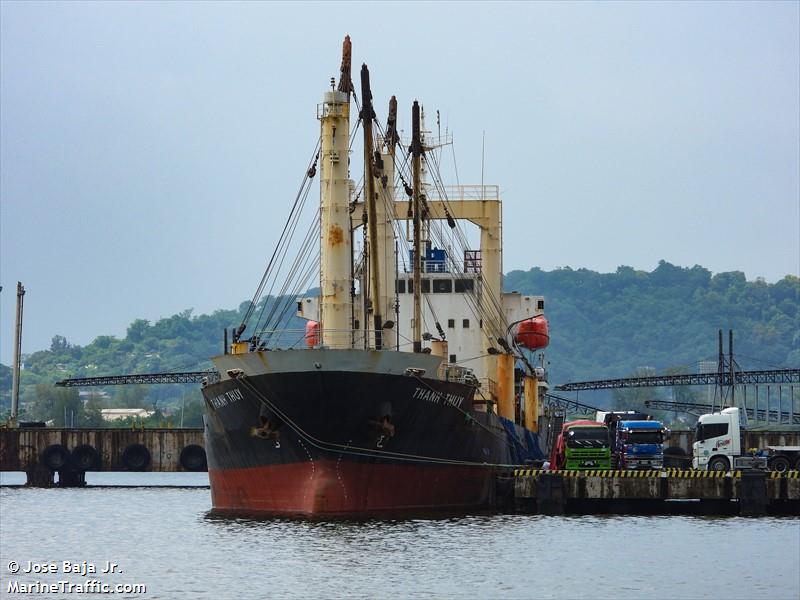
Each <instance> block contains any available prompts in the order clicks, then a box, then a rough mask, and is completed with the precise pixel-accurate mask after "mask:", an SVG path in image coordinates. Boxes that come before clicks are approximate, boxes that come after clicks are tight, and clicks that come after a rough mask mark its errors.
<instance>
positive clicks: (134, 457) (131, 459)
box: [122, 444, 150, 471]
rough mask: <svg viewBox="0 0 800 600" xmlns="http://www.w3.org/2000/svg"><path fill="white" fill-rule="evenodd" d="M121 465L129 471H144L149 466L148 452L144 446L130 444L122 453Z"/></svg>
mask: <svg viewBox="0 0 800 600" xmlns="http://www.w3.org/2000/svg"><path fill="white" fill-rule="evenodd" d="M122 464H123V466H124V467H125V468H126V469H128V470H129V471H144V470H145V469H147V467H149V466H150V451H149V450H148V449H147V446H145V445H144V444H131V445H129V446H128V447H127V448H125V451H124V452H123V453H122Z"/></svg>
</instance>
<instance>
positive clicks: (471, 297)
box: [203, 37, 549, 518]
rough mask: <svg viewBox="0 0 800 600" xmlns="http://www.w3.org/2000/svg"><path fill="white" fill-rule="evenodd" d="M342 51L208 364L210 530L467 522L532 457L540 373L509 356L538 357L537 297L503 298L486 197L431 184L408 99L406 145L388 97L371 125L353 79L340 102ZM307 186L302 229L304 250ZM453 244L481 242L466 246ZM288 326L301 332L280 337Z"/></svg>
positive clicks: (541, 324)
mask: <svg viewBox="0 0 800 600" xmlns="http://www.w3.org/2000/svg"><path fill="white" fill-rule="evenodd" d="M351 52H352V47H351V43H350V39H349V37H347V38H345V41H344V44H343V52H342V62H341V67H340V76H339V81H338V85H337V82H336V80H335V79H334V78H332V79H331V82H330V88H329V89H328V90H326V91H324V96H323V101H322V103H320V104H319V105H318V106H317V118H318V120H319V123H320V136H319V139H318V140H314V141H316V143H317V145H316V147H315V149H314V152H313V153H312V159H311V161H310V162H309V164H308V166H307V167H306V170H305V177H304V179H303V184H302V186H301V190H300V192H299V193H298V195H297V198H296V200H295V202H294V205H292V206H291V210H290V215H289V219H288V220H287V222H286V226H285V227H284V230H283V234H282V235H281V237H280V239H279V242H278V244H277V247H276V249H275V251H274V253H273V254H272V257H271V259H270V261H269V264H268V267H267V271H266V272H265V274H264V277H263V278H262V280H261V282H260V284H259V286H258V290H257V291H256V294H255V295H254V297H253V300H252V302H251V303H250V305H249V308H248V310H247V311H246V314H245V317H244V319H243V321H242V323H241V324H240V325H239V326H238V327H237V328H235V329H233V330H232V331H231V332H230V334H231V336H230V340H229V338H228V332H226V333H225V351H224V353H223V354H221V355H219V356H216V357H214V358H213V359H212V360H213V362H214V364H215V366H216V368H217V370H218V372H219V374H220V377H219V379H218V380H214V381H206V382H204V385H203V396H204V399H205V405H206V413H205V416H204V422H205V447H206V451H207V456H208V471H209V479H210V484H211V496H212V504H213V508H214V510H215V511H217V512H223V513H247V514H259V515H275V516H297V517H321V518H326V517H353V516H363V515H399V514H409V513H414V512H420V511H422V512H426V513H427V512H433V511H448V512H453V511H459V512H460V511H471V510H479V509H484V508H488V507H490V506H491V505H492V503H493V502H494V499H495V498H494V497H495V493H496V491H495V480H496V477H495V475H496V472H497V470H498V469H505V468H508V467H510V466H513V465H519V464H525V463H530V461H532V460H536V459H541V458H543V456H542V453H541V450H540V447H539V440H538V437H537V422H538V415H539V413H540V397H541V392H542V390H543V388H546V386H547V383H546V374H545V372H544V370H543V368H542V367H535V366H533V365H532V364H531V362H535V361H533V359H532V358H531V355H530V354H526V353H524V352H522V351H521V348H527V349H528V350H538V349H541V348H544V347H545V346H546V345H547V342H548V339H549V337H548V336H549V332H548V328H547V321H546V319H545V317H544V298H542V297H541V296H527V295H522V294H519V293H503V292H502V220H501V215H502V211H501V199H500V193H499V188H498V187H497V186H489V185H483V184H481V185H475V186H452V187H448V186H445V185H444V184H443V183H442V181H441V178H440V177H439V159H440V156H441V153H440V152H439V150H440V149H441V147H442V146H444V145H446V144H448V143H451V140H450V139H449V135H448V134H447V133H445V135H444V136H442V135H441V133H439V134H438V135H436V136H434V135H433V134H432V132H430V131H428V130H426V128H425V115H424V110H423V108H422V107H421V106H420V104H419V103H418V102H417V101H414V102H413V105H412V106H411V138H410V140H408V143H403V141H402V139H401V135H400V134H401V132H400V131H399V130H398V126H397V123H398V109H397V101H396V99H395V97H394V96H392V98H391V100H390V101H389V107H388V112H387V115H388V116H387V119H386V125H385V127H384V126H382V124H381V123H380V122H379V121H378V119H377V117H376V113H375V109H374V106H373V103H372V91H371V88H370V80H369V70H368V68H367V66H366V65H364V66H363V67H362V69H361V73H360V75H361V77H360V79H361V86H360V93H358V94H357V93H356V91H355V87H354V85H353V82H352V79H351V64H350V63H351ZM351 116H352V117H353V119H351ZM437 120H438V119H437ZM351 121H352V122H351ZM359 129H360V134H361V136H363V141H362V143H363V165H364V176H363V179H362V180H361V182H360V183H356V182H355V181H354V180H352V179H351V172H350V167H351V163H352V164H357V163H358V162H360V161H357V160H355V159H353V160H352V161H351V147H352V144H353V142H354V141H355V139H356V136H357V135H358V134H359V131H358V130H359ZM359 170H360V169H359ZM317 171H319V173H317ZM317 176H318V178H319V192H320V201H319V205H318V212H316V213H315V214H314V215H313V216H312V218H311V219H310V220H309V223H310V225H309V229H308V231H307V232H306V234H305V235H304V236H302V235H300V234H298V232H299V231H300V230H301V226H299V225H298V223H301V222H302V218H301V216H300V214H301V212H300V211H301V209H303V208H304V207H305V205H306V204H308V203H306V202H305V199H306V197H307V196H308V195H309V191H310V190H311V188H312V185H314V184H313V183H312V182H313V180H314V179H315V178H317ZM466 227H472V228H473V233H474V230H475V229H477V230H478V231H479V236H480V245H479V248H477V249H476V248H472V247H470V244H469V237H468V236H467V234H466V233H465V228H466ZM473 237H474V236H473ZM292 240H295V241H294V242H293V241H292ZM296 240H300V241H299V242H297V241H296ZM317 240H318V244H317ZM292 243H294V246H292ZM290 248H297V249H299V250H298V253H297V254H296V256H295V258H294V259H293V260H290V259H289V258H287V256H288V254H289V249H290ZM287 261H288V262H287ZM280 265H291V266H290V267H289V268H286V267H285V266H284V268H283V270H281V267H280ZM309 273H311V274H312V276H313V275H315V274H316V273H319V293H318V294H316V295H310V296H307V297H302V295H301V294H302V293H303V292H304V291H305V290H308V289H309V287H310V286H308V281H309V279H308V275H309ZM279 277H284V278H285V279H284V280H283V282H280V281H278V278H279ZM303 286H306V287H303ZM276 289H277V290H279V291H280V293H278V294H274V295H273V294H271V293H268V291H269V290H276ZM295 290H296V291H298V292H299V293H298V294H297V295H294V294H293V293H292V292H293V291H295ZM265 293H266V294H265ZM287 297H288V298H290V302H291V306H290V305H289V304H288V303H287V302H286V301H285V298H287ZM289 309H290V310H291V313H292V314H291V316H292V318H293V319H294V320H295V321H297V317H299V318H300V319H302V320H303V321H299V322H301V323H304V326H303V327H300V328H296V329H294V330H292V329H290V328H286V327H285V326H286V325H287V323H288V322H290V321H291V319H289V320H288V321H287V315H288V314H289V313H288V311H289ZM256 315H257V316H256ZM281 327H284V329H281ZM229 341H230V343H229ZM542 364H543V363H542Z"/></svg>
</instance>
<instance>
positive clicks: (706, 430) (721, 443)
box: [692, 407, 742, 471]
mask: <svg viewBox="0 0 800 600" xmlns="http://www.w3.org/2000/svg"><path fill="white" fill-rule="evenodd" d="M741 440H742V432H741V428H740V427H739V409H738V408H735V407H733V408H725V409H723V410H722V412H718V413H711V414H706V415H701V416H700V418H699V419H698V420H697V427H696V429H695V436H694V443H693V444H692V467H693V468H694V469H699V470H701V471H707V470H711V471H729V470H730V468H731V465H732V463H733V460H732V457H734V456H740V455H741V454H742V446H741V444H742V441H741Z"/></svg>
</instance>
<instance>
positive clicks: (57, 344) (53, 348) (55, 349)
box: [50, 335, 70, 354]
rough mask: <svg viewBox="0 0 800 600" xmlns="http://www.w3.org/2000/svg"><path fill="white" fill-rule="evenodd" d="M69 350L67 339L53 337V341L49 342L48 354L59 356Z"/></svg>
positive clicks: (57, 336)
mask: <svg viewBox="0 0 800 600" xmlns="http://www.w3.org/2000/svg"><path fill="white" fill-rule="evenodd" d="M69 348H70V345H69V343H68V342H67V338H65V337H64V336H63V335H54V336H53V339H52V340H50V352H52V353H53V354H59V353H61V352H64V351H65V350H69Z"/></svg>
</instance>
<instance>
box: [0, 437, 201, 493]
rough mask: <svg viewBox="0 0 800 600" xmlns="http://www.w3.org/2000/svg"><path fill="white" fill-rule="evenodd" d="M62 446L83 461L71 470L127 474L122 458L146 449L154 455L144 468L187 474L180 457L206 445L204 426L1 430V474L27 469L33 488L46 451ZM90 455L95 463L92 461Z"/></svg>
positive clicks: (71, 462)
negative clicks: (193, 448)
mask: <svg viewBox="0 0 800 600" xmlns="http://www.w3.org/2000/svg"><path fill="white" fill-rule="evenodd" d="M58 445H60V446H63V447H64V448H66V449H67V450H68V451H69V452H70V453H72V454H74V458H76V459H79V460H75V461H70V464H68V465H65V468H66V469H69V470H70V471H76V472H82V471H85V470H92V471H128V470H130V469H129V468H128V467H126V466H125V462H124V460H123V456H124V455H125V451H126V449H128V448H132V447H135V446H138V445H141V446H143V447H144V448H145V449H146V450H147V452H148V453H149V455H150V460H149V464H147V466H146V468H145V470H147V471H167V472H172V471H186V470H187V469H186V468H184V467H183V466H182V465H181V460H180V459H181V453H182V452H183V451H184V449H185V448H187V447H190V446H195V447H199V449H200V450H202V449H203V447H204V442H203V429H202V428H184V429H111V428H97V429H66V428H51V427H31V428H25V427H23V428H18V429H10V428H9V429H0V471H24V472H26V473H28V480H29V484H36V481H39V479H40V477H39V475H41V474H42V473H40V472H41V471H42V469H43V465H42V458H43V456H44V454H45V450H46V449H47V448H50V447H51V446H58ZM90 449H93V450H94V451H95V452H96V454H95V452H91V450H90ZM76 450H77V454H76ZM196 451H197V450H195V452H196ZM129 454H130V452H129ZM87 456H90V458H91V459H92V460H87V458H86V457H87ZM195 462H197V461H195ZM75 463H77V464H75ZM192 470H197V466H196V465H193V468H192ZM45 479H46V478H45Z"/></svg>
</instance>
